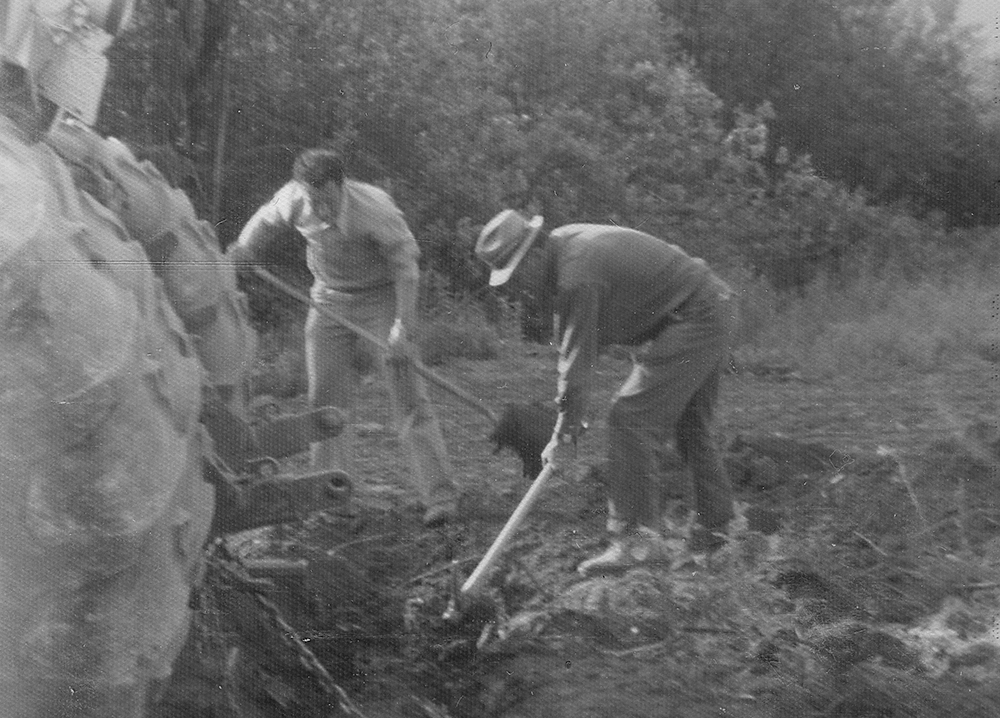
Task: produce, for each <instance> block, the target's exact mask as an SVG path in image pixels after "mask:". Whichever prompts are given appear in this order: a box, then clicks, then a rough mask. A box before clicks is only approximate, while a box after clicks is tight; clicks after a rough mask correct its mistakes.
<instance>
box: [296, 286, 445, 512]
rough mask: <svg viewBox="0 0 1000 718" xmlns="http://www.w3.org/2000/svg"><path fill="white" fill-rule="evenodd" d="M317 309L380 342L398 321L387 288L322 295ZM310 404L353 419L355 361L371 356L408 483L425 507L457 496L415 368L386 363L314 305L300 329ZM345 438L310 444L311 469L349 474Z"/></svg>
mask: <svg viewBox="0 0 1000 718" xmlns="http://www.w3.org/2000/svg"><path fill="white" fill-rule="evenodd" d="M321 306H325V307H328V308H329V309H330V310H331V311H332V313H333V314H336V315H337V316H340V317H343V318H344V319H347V320H348V321H350V322H352V323H354V324H356V325H358V326H360V327H363V328H364V329H366V330H368V331H369V332H370V333H372V334H374V335H375V336H377V337H388V336H389V330H390V328H391V327H392V324H393V321H395V315H396V302H395V291H394V289H393V288H392V287H391V286H389V287H386V288H381V289H374V290H369V291H364V292H354V293H343V292H332V291H327V292H324V294H323V299H322V303H321ZM305 348H306V352H305V353H306V370H307V372H308V375H309V405H310V406H311V407H320V406H336V407H338V408H340V409H342V410H344V411H345V412H347V414H348V416H351V415H352V414H353V411H354V405H355V394H356V390H357V386H358V384H359V382H360V375H359V371H358V369H357V368H356V367H357V366H358V365H359V363H360V362H359V357H365V356H366V355H367V357H370V358H371V359H372V360H373V361H374V364H375V366H376V368H377V370H378V371H379V373H380V375H381V376H382V377H384V378H385V380H386V383H387V385H388V388H389V395H390V400H391V403H392V417H393V424H394V428H395V429H396V432H397V434H398V436H399V441H400V443H401V444H402V445H403V448H404V450H405V452H406V457H407V461H408V463H409V468H410V471H409V474H408V475H407V477H408V483H409V484H410V485H411V488H412V489H413V490H415V491H416V492H417V493H418V495H419V496H420V498H421V500H422V502H423V503H424V505H425V506H433V505H435V504H439V503H442V502H445V501H451V500H453V499H454V498H455V493H456V491H455V486H454V484H453V483H452V480H451V474H452V469H451V462H450V459H449V458H448V452H447V450H446V448H445V444H444V437H443V436H442V433H441V424H440V422H439V421H438V418H437V415H436V413H435V411H434V408H433V406H432V405H431V403H430V399H429V397H428V394H427V387H426V385H425V383H424V380H423V379H422V378H421V377H420V376H419V375H417V373H416V371H414V367H413V365H412V363H410V362H406V361H402V362H397V361H392V362H387V361H386V357H385V352H384V351H382V350H381V349H380V348H379V347H377V346H374V345H373V344H372V343H371V342H369V341H366V340H365V339H362V338H361V337H359V336H358V335H357V334H355V333H354V332H353V331H351V330H350V329H347V328H346V327H344V326H343V325H341V324H339V323H338V322H337V321H336V320H334V319H331V318H330V317H328V316H326V315H325V314H323V313H322V312H320V311H318V310H317V309H316V308H315V307H313V308H312V309H310V311H309V315H308V317H307V318H306V327H305ZM349 452H350V446H349V435H348V432H343V433H341V434H340V435H339V436H337V437H334V438H332V439H327V440H325V441H322V442H317V443H315V444H313V445H312V449H311V453H312V467H313V468H314V469H316V470H320V469H327V468H336V469H341V470H343V471H346V472H348V473H352V471H351V468H352V467H351V457H350V456H349Z"/></svg>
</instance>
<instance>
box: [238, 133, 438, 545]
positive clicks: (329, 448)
mask: <svg viewBox="0 0 1000 718" xmlns="http://www.w3.org/2000/svg"><path fill="white" fill-rule="evenodd" d="M279 228H294V229H295V230H297V231H298V232H299V234H301V235H302V236H303V237H304V238H305V240H306V243H307V254H306V256H307V261H308V264H309V269H310V271H311V272H312V274H313V278H314V283H313V286H312V299H313V302H314V303H315V305H316V306H313V307H311V308H310V311H309V315H308V317H307V318H306V329H305V331H306V338H305V342H306V347H305V349H306V369H307V371H308V375H309V404H310V406H312V407H320V406H336V407H339V408H341V409H344V410H347V411H350V410H351V409H352V408H353V405H354V392H355V387H356V385H357V383H358V375H357V370H356V368H355V367H356V366H357V361H356V356H357V355H358V353H359V352H362V353H367V354H368V355H371V356H374V358H375V359H376V364H377V365H378V366H379V369H380V370H381V371H382V372H383V373H388V375H389V389H390V394H391V396H392V403H393V410H394V412H393V413H394V419H395V423H396V425H397V430H398V432H399V437H400V440H401V442H402V443H403V445H404V447H405V449H406V452H407V454H408V458H409V463H410V469H411V474H410V480H411V481H412V482H413V484H414V485H415V487H416V488H417V490H418V491H419V493H420V495H421V498H422V500H423V503H424V506H425V507H426V512H425V514H424V523H425V524H426V525H428V526H435V525H439V524H442V523H445V522H447V521H448V520H449V519H451V518H452V517H453V516H454V513H455V502H456V491H455V487H454V484H453V483H452V480H451V466H450V460H449V458H448V454H447V451H446V449H445V444H444V439H443V437H442V434H441V427H440V424H439V422H438V419H437V416H436V414H435V412H434V410H433V407H432V406H431V404H430V400H429V398H428V395H427V389H426V387H425V385H424V382H423V380H422V379H420V378H419V377H418V376H417V375H416V372H414V371H413V370H412V367H411V366H410V365H409V360H408V359H407V357H406V352H407V351H408V349H407V347H408V346H409V342H408V338H409V337H410V336H412V335H413V333H414V332H415V329H416V323H417V316H416V315H417V286H418V283H419V279H420V274H419V270H418V267H417V259H418V257H419V249H418V247H417V242H416V240H415V239H414V237H413V234H412V233H411V232H410V229H409V227H407V225H406V221H405V220H404V219H403V213H402V212H401V211H400V210H399V208H398V207H396V205H395V203H394V202H393V201H392V198H391V197H390V196H389V195H388V194H387V193H386V192H384V191H383V190H381V189H379V188H377V187H374V186H372V185H369V184H364V183H362V182H357V181H354V180H352V179H348V178H346V177H345V176H344V165H343V163H342V161H341V159H340V157H339V156H338V155H337V154H335V153H333V152H331V151H328V150H323V149H310V150H306V151H305V152H303V153H302V154H301V155H299V157H298V158H297V159H296V161H295V165H294V167H293V169H292V179H291V181H289V182H288V183H287V184H285V185H284V186H283V187H282V188H281V189H279V190H278V191H277V193H275V195H274V196H273V197H272V198H271V200H270V201H268V202H267V203H266V204H264V205H263V206H261V207H260V209H258V210H257V212H256V213H255V214H254V215H253V217H251V218H250V220H249V221H248V222H247V224H246V226H245V227H244V228H243V231H242V232H241V233H240V236H239V238H238V239H237V241H236V243H235V244H233V246H231V247H230V248H229V250H228V256H229V257H230V258H231V259H233V261H234V262H236V263H237V264H240V263H254V262H257V261H259V257H260V256H261V254H262V251H263V250H264V248H265V247H266V245H267V244H268V243H269V242H272V241H274V237H275V236H276V233H275V231H274V230H275V229H279ZM317 306H319V307H326V308H328V309H329V310H330V312H331V313H332V314H333V315H335V316H339V317H343V318H345V319H347V320H348V321H350V322H353V323H354V324H356V325H359V326H361V327H364V328H365V329H367V330H369V331H370V332H372V333H373V334H375V335H377V336H382V337H386V343H387V345H388V347H389V351H388V357H386V356H383V353H382V352H381V351H379V350H378V348H377V347H371V346H368V343H367V342H365V341H364V340H362V339H361V338H359V337H358V336H356V335H355V334H354V332H352V331H351V330H350V329H347V328H346V327H344V326H343V325H341V324H339V323H338V322H337V321H335V320H333V319H331V318H330V317H329V316H327V314H326V313H325V312H322V311H320V310H319V309H317ZM387 359H388V361H386V360H387ZM346 441H347V439H346V436H345V435H343V434H342V435H341V436H339V437H335V438H332V439H327V440H324V441H322V442H316V443H314V444H313V445H312V449H311V452H312V468H313V469H316V470H322V469H330V468H337V469H342V470H349V467H348V466H347V465H346V464H347V461H348V457H347V455H346V451H347V446H346V445H345V444H346Z"/></svg>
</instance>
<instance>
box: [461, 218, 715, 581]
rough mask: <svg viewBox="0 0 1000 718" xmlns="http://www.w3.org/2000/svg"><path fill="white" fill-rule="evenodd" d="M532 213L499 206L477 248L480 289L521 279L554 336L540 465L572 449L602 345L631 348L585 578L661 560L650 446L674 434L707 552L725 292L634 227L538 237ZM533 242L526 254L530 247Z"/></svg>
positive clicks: (567, 457)
mask: <svg viewBox="0 0 1000 718" xmlns="http://www.w3.org/2000/svg"><path fill="white" fill-rule="evenodd" d="M542 224H543V220H542V217H537V216H536V217H534V218H533V219H531V220H527V219H525V218H524V217H523V216H522V215H520V214H519V213H518V212H516V211H514V210H510V209H508V210H504V211H503V212H501V213H500V214H498V215H497V216H496V217H494V218H493V219H492V220H491V221H490V222H489V223H488V224H487V225H486V226H485V227H484V228H483V230H482V232H481V234H480V235H479V240H478V242H477V243H476V255H477V256H478V257H479V258H480V259H481V260H483V261H484V262H486V264H488V265H489V266H490V269H491V273H490V285H491V286H498V285H501V284H504V283H505V282H506V281H507V280H508V279H509V278H510V277H511V275H512V273H513V272H514V270H515V269H516V268H517V266H518V265H519V264H522V260H524V259H525V255H527V256H528V259H527V260H525V261H524V264H527V265H531V266H525V267H523V268H522V270H521V273H520V275H521V276H526V278H527V281H528V282H529V283H531V284H533V285H535V286H533V287H532V289H534V290H536V291H538V292H539V293H540V294H541V295H542V296H543V297H545V298H546V299H547V301H548V304H547V305H548V306H551V307H552V309H553V313H554V318H555V333H556V337H557V340H558V341H559V365H558V368H559V379H558V386H557V394H556V404H557V405H558V408H559V415H558V419H557V420H556V425H555V428H554V429H553V432H552V438H551V439H550V441H549V444H548V446H546V448H545V450H544V451H543V453H542V458H543V461H544V462H546V463H550V464H554V465H555V466H556V467H559V468H562V467H564V465H565V464H566V463H568V462H569V461H571V460H572V458H573V456H574V455H575V446H574V445H575V443H576V441H577V439H578V438H579V436H580V433H581V429H582V427H583V422H584V414H585V411H586V407H587V400H588V396H589V394H590V390H591V386H592V384H593V378H594V367H595V363H596V361H597V357H598V353H599V351H600V350H601V348H602V347H605V346H607V345H610V344H621V345H625V346H629V347H634V349H633V368H632V373H631V375H630V376H629V377H628V379H627V380H626V381H625V383H624V384H623V385H622V387H621V388H620V389H619V390H618V393H617V395H616V396H615V398H614V401H613V403H612V405H611V411H610V413H609V416H608V471H607V480H606V484H607V485H606V489H607V492H608V499H609V500H608V506H609V520H608V530H609V533H610V534H611V542H610V544H611V545H610V547H609V548H608V549H607V550H606V551H605V552H604V553H602V554H601V555H599V556H597V557H595V558H591V559H589V560H587V561H584V562H583V563H582V564H581V565H580V567H579V571H580V572H581V573H583V574H585V575H586V574H587V573H592V572H600V571H613V570H621V569H625V568H628V567H630V566H635V565H640V564H645V563H653V562H660V561H663V560H664V559H666V558H667V557H666V555H665V552H664V544H663V542H662V540H661V539H660V531H659V526H660V521H661V515H660V513H661V499H660V490H659V486H658V484H657V476H658V461H657V453H658V451H659V450H661V449H662V448H663V447H664V445H665V444H666V443H667V442H668V441H669V440H670V439H671V438H673V439H674V440H675V441H676V448H677V450H678V452H679V453H680V455H681V457H682V458H683V460H684V462H685V463H686V464H687V465H688V466H689V467H690V469H691V473H692V475H693V479H694V498H695V510H696V512H697V518H698V524H699V525H698V526H697V527H696V531H695V533H694V536H693V537H692V544H693V545H692V549H693V550H695V551H712V550H715V549H717V548H719V547H720V546H721V545H722V543H723V542H724V538H723V536H722V533H724V532H725V530H726V526H727V523H728V522H729V520H730V519H731V518H732V516H733V505H732V504H733V501H732V490H731V488H730V484H729V481H728V478H727V477H726V474H725V471H724V469H723V466H722V462H721V460H720V457H719V454H718V450H717V448H716V446H715V445H714V442H713V439H712V436H711V419H712V411H713V408H714V406H715V404H716V400H717V398H718V393H719V378H720V375H721V373H722V369H723V367H724V365H725V361H726V357H727V356H728V348H727V335H728V325H729V320H730V318H731V314H732V312H733V309H732V307H731V306H730V301H729V298H730V296H731V295H732V292H731V290H730V289H729V287H727V286H726V284H725V283H724V282H723V281H722V280H720V279H719V278H718V277H716V276H715V274H713V273H712V271H711V270H710V269H709V268H708V266H707V265H706V264H705V262H703V261H702V260H700V259H694V258H692V257H690V256H688V255H687V254H685V253H684V251H682V250H681V249H680V248H679V247H676V246H674V245H672V244H668V243H667V242H664V241H662V240H660V239H657V238H656V237H653V236H651V235H648V234H645V233H643V232H639V231H636V230H632V229H625V228H623V227H618V226H613V225H596V224H570V225H566V226H564V227H559V228H557V229H554V230H552V232H550V233H549V234H548V236H547V237H546V238H545V239H544V240H543V239H541V238H539V234H540V231H541V228H542ZM532 247H535V249H534V250H532V251H531V252H529V251H528V250H529V249H531V248H532Z"/></svg>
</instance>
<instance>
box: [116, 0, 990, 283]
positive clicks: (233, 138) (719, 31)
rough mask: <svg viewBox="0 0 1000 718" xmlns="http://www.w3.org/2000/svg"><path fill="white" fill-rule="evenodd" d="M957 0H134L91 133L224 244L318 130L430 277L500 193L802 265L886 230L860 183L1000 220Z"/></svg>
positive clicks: (828, 260) (468, 266) (780, 268)
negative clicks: (177, 173) (399, 217)
mask: <svg viewBox="0 0 1000 718" xmlns="http://www.w3.org/2000/svg"><path fill="white" fill-rule="evenodd" d="M950 2H951V0H937V1H936V2H930V0H900V2H890V1H888V0H847V1H846V2H842V3H836V4H834V3H803V2H799V1H798V0H505V2H488V1H487V0H342V1H341V2H338V3H329V2H324V1H323V0H282V2H277V3H276V2H272V1H270V0H146V2H145V4H144V5H143V6H142V8H141V10H140V12H139V13H137V22H136V26H135V28H134V29H133V30H132V31H131V32H130V33H129V34H128V35H127V36H125V37H123V38H122V39H121V40H120V41H119V42H118V43H117V44H116V46H115V47H114V57H113V58H112V59H113V76H112V79H111V82H110V83H109V88H108V92H107V94H106V103H105V107H104V109H103V114H102V117H101V129H102V130H104V131H105V132H109V133H111V134H115V135H118V136H120V137H123V138H125V139H128V140H130V141H132V142H133V143H134V144H136V145H137V146H142V147H145V148H146V154H147V156H151V157H154V156H155V157H158V158H159V159H160V160H161V161H162V160H163V159H164V157H166V156H168V155H170V156H172V157H173V161H174V164H175V165H176V166H177V167H178V168H181V170H184V168H187V172H188V174H189V175H191V178H189V179H191V181H190V182H189V184H190V185H191V186H192V187H194V188H195V189H196V190H197V193H198V195H199V196H198V202H199V208H200V209H201V210H202V212H203V214H205V215H207V216H210V217H211V219H212V220H213V221H215V222H216V224H217V226H218V228H219V234H220V237H221V238H222V240H223V242H224V243H228V242H229V241H231V240H232V239H234V238H235V236H236V233H237V232H238V230H239V228H240V227H241V226H242V224H243V222H244V221H245V220H246V219H247V218H248V217H249V215H250V214H251V213H252V212H253V210H254V209H255V208H256V207H257V206H258V205H259V204H260V203H261V202H262V201H264V200H266V199H267V197H268V196H269V195H270V194H271V193H272V192H273V191H274V190H275V189H276V188H277V187H278V186H280V185H281V184H282V183H283V182H284V181H285V180H286V178H287V176H288V174H289V169H290V167H291V164H292V161H293V159H294V157H295V155H296V154H297V153H298V152H299V151H300V150H301V149H303V148H305V147H309V146H328V147H332V148H335V149H338V150H339V151H341V152H342V153H343V154H344V156H345V158H346V159H347V161H348V165H349V167H350V169H351V172H352V174H353V175H355V176H357V177H359V178H360V179H363V180H366V181H371V182H375V183H378V184H382V185H384V186H386V187H387V188H388V189H389V190H390V191H391V192H392V194H393V195H394V197H395V198H396V199H397V201H398V202H399V203H400V205H401V206H402V208H403V209H404V211H405V212H406V215H407V218H408V220H409V222H410V224H411V226H412V227H413V229H414V232H415V234H416V235H417V237H418V241H419V242H420V243H421V245H422V249H423V262H424V266H425V268H426V269H427V270H429V271H432V272H434V273H436V274H437V275H438V279H437V280H436V282H435V286H436V287H439V288H440V287H441V286H446V287H447V288H448V289H449V291H457V292H462V291H467V292H475V291H479V290H480V289H481V287H482V286H483V285H484V281H483V278H484V272H483V269H482V267H480V266H479V264H478V263H476V262H475V261H474V259H473V257H472V254H471V249H472V243H473V241H474V237H475V232H476V228H477V226H478V225H481V224H482V223H483V222H485V221H486V220H488V219H489V217H490V216H492V215H493V214H494V213H495V212H497V211H498V210H499V209H501V208H503V207H505V206H513V207H518V208H521V209H524V210H525V211H529V212H538V213H541V214H544V215H545V217H546V222H547V224H549V226H556V225H558V224H561V223H563V222H568V221H595V222H616V223H620V224H626V225H630V226H634V227H639V228H642V229H644V230H647V231H649V232H651V233H653V234H656V235H658V236H662V237H664V238H665V239H668V240H671V241H676V242H677V243H679V244H682V245H683V246H685V247H686V248H687V249H689V250H690V251H692V252H693V253H696V254H700V255H702V256H705V257H706V258H707V259H709V260H710V261H713V262H715V263H721V264H735V263H744V262H749V263H751V264H753V265H755V266H756V267H757V268H758V270H759V271H762V272H764V273H767V274H770V275H771V276H772V278H776V281H777V282H778V283H782V282H787V283H789V284H796V283H799V282H801V281H802V280H803V278H808V276H811V274H813V273H815V272H816V271H819V270H820V269H823V268H827V269H830V268H833V269H836V268H837V267H840V266H842V265H843V263H844V262H845V261H846V258H847V257H849V255H851V253H853V252H856V251H857V250H858V249H859V248H864V249H866V250H869V251H873V250H874V249H875V248H877V247H885V246H887V245H892V244H894V243H897V244H898V243H899V242H900V240H899V238H898V237H896V236H895V235H894V234H893V232H892V231H888V230H885V229H884V228H885V226H887V225H886V223H884V222H883V223H880V222H879V221H875V218H876V216H877V212H876V211H875V210H873V209H872V208H871V205H872V204H873V203H874V204H883V205H887V204H891V205H894V206H895V207H896V208H897V210H898V209H899V208H903V209H905V210H906V211H907V212H910V213H912V214H914V215H917V216H924V217H943V218H944V221H943V224H944V225H962V224H975V223H995V222H997V221H998V219H1000V218H998V217H997V212H998V210H997V207H998V205H1000V202H998V197H997V190H996V188H995V187H994V183H993V181H992V178H993V177H995V176H996V174H997V169H998V167H997V165H996V160H995V159H994V157H996V156H998V154H997V153H996V152H993V153H992V155H990V154H989V153H986V152H984V148H993V149H1000V147H998V145H1000V142H998V139H997V138H998V137H1000V126H998V123H996V122H995V121H994V122H992V123H991V122H989V121H988V119H989V117H990V114H989V112H988V111H987V110H988V108H984V103H983V102H982V101H981V100H978V99H976V95H975V93H974V92H972V91H971V89H970V87H971V85H970V79H969V74H968V71H967V70H965V69H963V68H964V67H966V65H965V64H964V63H965V60H964V57H965V55H964V54H963V53H964V52H965V48H966V40H967V38H966V36H965V35H964V34H963V33H962V31H961V30H960V29H959V28H957V27H956V25H955V21H954V12H953V7H951V5H953V3H951V4H949V3H950ZM994 116H995V115H994ZM182 173H183V172H182ZM872 212H875V214H872ZM861 218H864V220H863V221H862V219H861ZM880 227H881V229H878V228H880ZM289 245H290V246H293V247H294V245H295V243H294V242H290V243H289ZM296 251H300V250H296ZM296 258H297V255H296V253H295V251H292V253H291V254H289V255H288V257H286V259H287V260H288V261H290V262H294V261H297V259H296ZM782 275H783V276H784V277H785V279H781V278H780V277H781V276H782Z"/></svg>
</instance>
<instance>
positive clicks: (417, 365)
mask: <svg viewBox="0 0 1000 718" xmlns="http://www.w3.org/2000/svg"><path fill="white" fill-rule="evenodd" d="M253 271H254V273H255V274H256V275H257V276H258V277H260V278H261V279H263V280H264V281H266V282H267V283H268V284H271V285H273V286H275V287H277V288H278V289H280V290H281V291H282V292H284V293H285V294H287V295H288V296H290V297H292V298H294V299H298V300H299V301H300V302H302V303H303V304H306V305H308V306H310V307H312V308H313V309H315V310H316V311H317V312H319V313H320V314H322V315H323V316H325V317H326V318H328V319H332V320H333V321H335V322H337V323H338V324H340V325H342V326H344V327H346V328H348V329H350V330H351V331H352V332H354V333H355V334H357V335H358V336H359V337H361V338H362V339H365V340H367V341H369V342H371V343H372V344H374V345H375V346H377V347H378V348H379V349H381V350H382V351H383V352H384V351H388V349H389V345H388V344H387V343H386V341H385V340H384V339H383V338H382V337H379V336H376V335H375V334H373V333H372V332H370V331H368V330H367V329H365V328H364V327H362V326H359V325H357V324H355V323H354V322H352V321H350V320H349V319H346V318H344V317H342V316H340V315H339V314H337V313H336V312H334V311H333V310H332V309H330V308H329V307H325V306H323V305H321V304H318V303H317V302H315V301H313V299H312V297H310V296H309V295H308V294H306V293H305V292H303V291H301V290H300V289H298V288H296V287H294V286H292V285H291V284H289V283H288V282H286V281H285V280H283V279H281V278H280V277H277V276H275V275H274V274H272V273H271V272H269V271H268V270H266V269H264V268H263V267H254V268H253ZM411 361H412V362H413V368H414V370H415V371H416V372H417V374H419V375H420V376H422V377H423V378H424V379H426V380H427V381H429V382H430V383H432V384H434V385H436V386H438V387H440V388H441V389H444V390H445V391H446V392H448V393H449V394H451V395H452V396H453V397H455V398H456V399H459V400H461V401H462V402H463V403H464V404H466V405H467V406H469V407H471V408H473V409H475V410H476V411H478V412H479V413H481V414H482V415H483V416H485V417H486V418H487V419H489V420H490V421H491V422H492V423H494V424H496V422H497V415H496V414H495V413H493V411H492V410H491V409H490V408H489V407H488V406H486V405H484V404H483V403H482V401H480V400H479V399H477V398H476V397H474V396H472V394H470V393H469V392H467V391H465V390H464V389H461V388H459V387H458V386H455V385H454V384H453V383H451V382H450V381H448V380H447V379H445V378H444V377H443V376H441V375H440V374H438V373H436V372H434V371H433V370H431V369H429V368H427V366H426V365H425V364H424V363H423V362H422V361H420V359H418V358H417V357H416V356H414V357H412V359H411Z"/></svg>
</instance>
